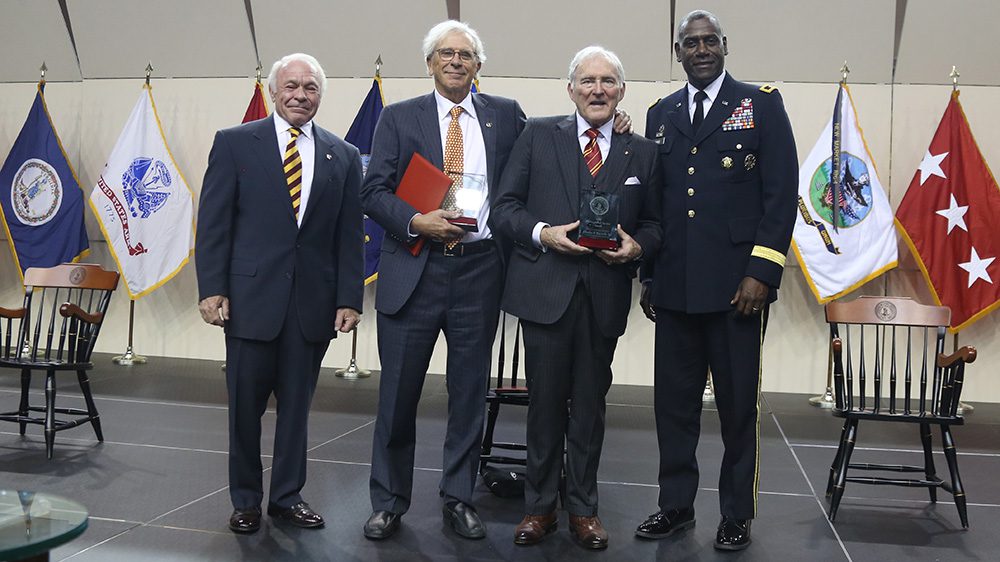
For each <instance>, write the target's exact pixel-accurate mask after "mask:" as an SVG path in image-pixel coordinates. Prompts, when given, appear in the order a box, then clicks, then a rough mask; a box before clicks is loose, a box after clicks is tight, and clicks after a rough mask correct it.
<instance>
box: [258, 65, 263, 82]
mask: <svg viewBox="0 0 1000 562" xmlns="http://www.w3.org/2000/svg"><path fill="white" fill-rule="evenodd" d="M261 70H263V69H262V68H261V67H260V61H257V83H258V84H260V71H261Z"/></svg>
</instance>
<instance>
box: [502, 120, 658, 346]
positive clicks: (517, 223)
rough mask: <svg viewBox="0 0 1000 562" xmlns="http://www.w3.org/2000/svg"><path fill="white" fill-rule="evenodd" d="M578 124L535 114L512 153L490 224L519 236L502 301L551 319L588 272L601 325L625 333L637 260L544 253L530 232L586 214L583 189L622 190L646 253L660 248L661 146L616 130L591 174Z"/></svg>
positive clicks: (629, 225) (627, 218) (626, 217)
mask: <svg viewBox="0 0 1000 562" xmlns="http://www.w3.org/2000/svg"><path fill="white" fill-rule="evenodd" d="M576 127H577V125H576V114H573V115H569V116H559V117H546V118H541V119H531V120H529V121H528V126H527V128H525V130H524V134H522V135H521V138H519V139H518V141H517V144H516V145H514V150H513V152H511V155H510V161H509V162H508V163H507V169H506V170H505V171H504V175H503V179H502V180H501V181H500V190H499V191H500V193H499V194H498V195H499V200H498V201H497V204H496V205H495V207H494V209H493V213H492V214H491V215H490V226H491V227H493V228H494V229H495V230H496V231H498V232H500V233H501V234H502V235H503V236H505V237H510V238H511V239H512V240H513V242H514V251H513V253H512V254H511V256H510V261H509V263H508V268H507V279H506V283H505V286H504V292H503V299H502V301H501V308H503V310H505V311H507V312H509V313H511V314H513V315H515V316H517V317H519V318H522V319H525V320H529V321H532V322H537V323H541V324H551V323H553V322H555V321H557V320H559V318H561V317H562V315H563V314H564V313H565V312H566V308H567V307H568V306H569V302H570V298H571V297H572V296H573V291H574V290H575V289H576V286H577V284H578V282H579V281H580V280H581V279H582V280H583V282H584V284H585V286H586V287H587V289H588V290H589V292H590V298H591V301H592V303H593V306H594V312H595V313H596V316H597V319H598V322H599V324H600V328H601V331H602V332H603V333H604V334H605V335H606V336H608V337H618V336H620V335H621V334H623V333H624V332H625V323H626V319H627V317H628V310H629V307H630V306H631V302H632V301H631V294H632V279H633V278H634V277H635V270H636V266H637V265H638V264H637V263H631V264H621V265H612V266H609V265H606V264H605V263H604V262H602V261H601V260H600V259H599V258H597V257H596V256H592V255H588V256H568V255H565V254H560V253H558V252H555V251H552V250H549V251H546V252H542V251H541V250H539V249H538V248H537V247H536V246H535V244H534V241H533V240H532V236H531V234H532V230H533V229H534V227H535V225H536V224H537V223H538V222H546V223H549V224H551V225H562V224H569V223H572V222H573V221H575V220H577V219H578V218H580V192H581V190H582V189H590V188H591V187H593V188H594V189H597V190H600V191H606V192H609V193H611V194H617V195H618V196H619V197H620V200H619V204H620V207H619V213H620V215H619V219H620V223H621V225H622V229H624V230H625V232H627V233H628V234H629V235H630V236H632V237H633V238H634V239H635V240H636V242H638V244H639V246H641V247H642V250H643V253H644V254H653V255H655V254H656V253H657V251H658V250H659V247H660V224H659V214H660V192H661V190H662V182H661V180H660V169H659V166H658V165H657V155H656V148H657V147H656V144H654V143H653V142H651V141H649V140H647V139H644V138H642V137H640V136H636V135H631V134H627V135H619V134H614V135H612V137H611V149H610V150H609V154H607V155H606V157H605V158H604V166H603V167H602V168H601V170H600V171H599V172H598V173H597V177H591V175H590V172H589V171H588V170H587V167H586V165H585V163H584V160H583V154H582V152H581V150H580V143H579V140H578V139H577V128H576ZM630 178H635V179H630ZM636 179H637V180H638V183H636ZM627 180H628V181H627Z"/></svg>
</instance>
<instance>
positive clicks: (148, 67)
mask: <svg viewBox="0 0 1000 562" xmlns="http://www.w3.org/2000/svg"><path fill="white" fill-rule="evenodd" d="M151 74H153V61H149V62H147V63H146V85H147V86H149V76H150V75H151Z"/></svg>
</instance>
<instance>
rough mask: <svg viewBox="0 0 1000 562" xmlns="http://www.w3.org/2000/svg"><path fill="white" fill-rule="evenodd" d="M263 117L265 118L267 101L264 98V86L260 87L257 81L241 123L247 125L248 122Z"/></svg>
mask: <svg viewBox="0 0 1000 562" xmlns="http://www.w3.org/2000/svg"><path fill="white" fill-rule="evenodd" d="M265 117H267V101H265V98H264V86H262V85H261V83H260V81H257V83H256V84H255V85H254V87H253V95H252V96H251V97H250V104H249V105H247V111H246V113H244V114H243V123H249V122H250V121H256V120H258V119H263V118H265Z"/></svg>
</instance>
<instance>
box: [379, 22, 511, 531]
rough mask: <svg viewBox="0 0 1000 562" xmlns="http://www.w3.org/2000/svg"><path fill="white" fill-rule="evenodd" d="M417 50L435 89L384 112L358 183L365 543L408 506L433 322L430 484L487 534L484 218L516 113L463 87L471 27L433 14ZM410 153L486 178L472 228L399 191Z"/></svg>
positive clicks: (488, 252) (474, 42)
mask: <svg viewBox="0 0 1000 562" xmlns="http://www.w3.org/2000/svg"><path fill="white" fill-rule="evenodd" d="M423 47H424V49H423V50H424V59H425V61H426V62H427V73H428V74H429V75H431V76H433V77H434V91H433V92H432V93H430V94H427V95H424V96H419V97H416V98H413V99H409V100H406V101H402V102H399V103H396V104H393V105H390V106H388V107H386V108H385V110H384V111H383V112H382V115H381V118H380V119H379V123H378V127H377V128H376V130H375V137H374V139H373V143H372V153H371V154H372V157H371V161H370V162H369V165H368V173H367V175H366V176H365V181H364V186H363V187H362V190H361V197H362V204H363V206H364V210H365V213H367V214H368V216H369V217H371V218H373V219H375V221H376V222H378V223H379V224H380V225H381V226H382V227H383V228H384V229H385V232H386V237H385V240H384V241H383V243H382V254H381V258H380V262H379V280H378V294H377V297H376V300H375V309H376V310H377V311H378V349H379V358H380V360H381V363H382V372H381V380H380V383H379V406H378V417H377V419H376V422H375V437H374V443H373V445H372V472H371V481H370V488H371V501H372V508H373V512H372V514H371V516H370V517H369V518H368V521H367V522H366V523H365V526H364V533H365V537H367V538H369V539H373V540H378V539H385V538H388V537H389V536H391V535H392V534H393V533H395V532H396V530H397V529H398V528H399V521H400V517H401V516H402V515H403V514H404V513H405V512H406V511H407V510H408V509H409V507H410V496H411V493H412V489H413V455H414V443H415V439H416V432H415V428H416V412H417V403H418V401H419V400H420V391H421V388H422V387H423V382H424V376H425V374H426V373H427V366H428V364H429V362H430V358H431V353H432V352H433V350H434V343H435V342H436V341H437V338H438V334H440V333H441V332H442V331H443V332H444V334H445V338H446V339H447V340H448V372H447V384H448V428H447V434H446V436H445V440H444V460H443V469H444V470H443V472H442V475H441V481H440V484H439V489H440V493H441V496H442V497H443V498H444V506H443V513H444V518H445V521H446V522H447V523H448V524H450V525H451V527H452V528H453V529H454V531H455V532H456V533H458V534H459V535H460V536H463V537H466V538H472V539H479V538H483V537H485V536H486V529H485V527H484V526H483V524H482V521H481V520H480V519H479V516H478V514H477V513H476V510H475V508H474V507H473V506H472V492H473V488H474V486H475V483H476V469H477V467H478V464H479V448H480V440H481V439H482V425H483V416H484V412H485V396H486V389H487V382H488V378H489V372H490V355H491V354H490V350H491V348H492V346H493V338H494V336H495V334H496V326H497V321H498V317H499V314H500V306H499V304H500V290H501V285H502V282H503V274H502V265H501V260H502V258H501V255H502V252H501V251H500V249H499V248H498V246H497V244H496V241H495V239H494V237H493V234H492V232H491V231H490V229H489V227H488V225H487V219H488V217H489V215H490V212H491V206H492V204H493V202H494V200H495V198H496V189H495V186H496V185H497V184H498V182H499V181H500V177H501V176H500V175H501V173H502V171H503V169H504V165H505V164H506V162H507V156H508V155H509V153H510V150H511V147H513V145H514V141H515V140H516V139H517V136H518V135H519V134H520V132H521V129H522V128H523V127H524V121H525V118H524V113H523V112H522V111H521V108H520V106H519V105H518V104H517V102H516V101H514V100H511V99H507V98H502V97H499V96H490V95H487V94H479V93H471V87H472V81H473V79H474V78H475V77H476V74H477V73H478V72H479V69H480V67H481V66H482V62H483V61H484V60H485V59H486V56H485V54H484V52H483V43H482V41H480V39H479V36H478V35H477V34H476V32H475V31H474V30H473V29H472V28H470V27H469V26H467V25H465V24H463V23H460V22H457V21H446V22H443V23H440V24H438V25H436V26H434V27H433V28H432V29H431V30H430V31H429V32H428V34H427V37H426V38H425V39H424V45H423ZM446 147H447V148H448V149H449V150H448V151H447V152H448V154H447V155H446V151H445V148H446ZM417 153H419V154H420V155H421V156H423V157H424V158H426V159H427V160H429V161H430V162H432V163H433V164H434V165H435V166H437V167H438V168H441V169H445V168H451V169H446V171H448V172H460V173H462V174H467V175H470V176H475V177H478V178H481V179H485V187H486V189H487V197H485V198H483V200H482V201H481V204H480V205H479V208H478V209H475V212H474V215H475V218H476V219H478V224H479V229H478V231H477V232H466V231H464V230H463V229H462V228H460V227H458V226H455V225H453V224H451V223H450V222H449V221H448V219H455V218H457V217H458V216H459V213H457V212H454V211H445V210H442V209H438V210H435V211H433V212H430V213H426V214H421V213H418V212H417V210H416V209H414V208H413V206H411V205H410V204H409V203H407V202H406V201H404V200H403V199H401V198H399V197H397V196H396V188H397V187H398V186H399V182H400V180H401V179H402V177H403V174H404V172H405V171H406V168H407V166H408V165H409V163H410V159H411V158H412V157H413V155H414V154H417ZM456 159H458V160H457V167H458V169H457V170H456V169H454V168H456ZM420 238H423V239H425V241H426V242H427V243H426V244H425V245H424V247H423V249H422V250H421V251H420V253H419V254H417V255H416V256H414V255H412V254H411V253H410V247H411V246H412V245H413V244H414V243H415V242H416V241H417V240H418V239H420Z"/></svg>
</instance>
